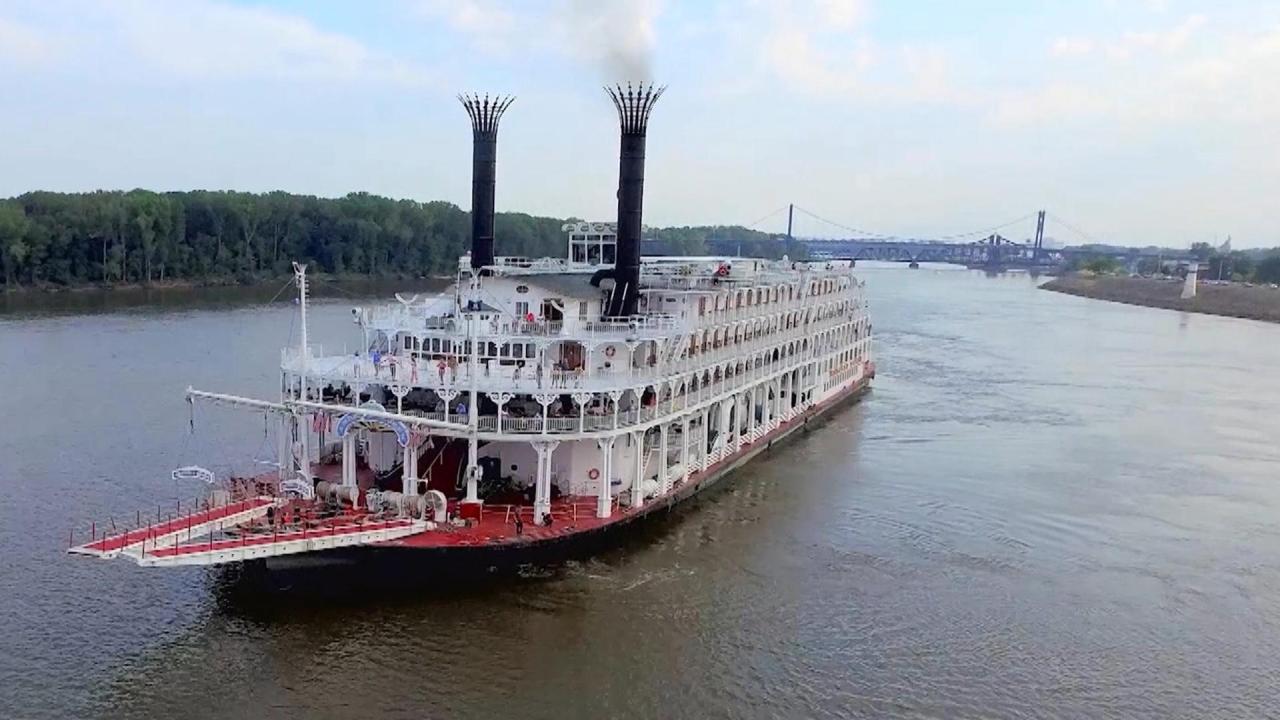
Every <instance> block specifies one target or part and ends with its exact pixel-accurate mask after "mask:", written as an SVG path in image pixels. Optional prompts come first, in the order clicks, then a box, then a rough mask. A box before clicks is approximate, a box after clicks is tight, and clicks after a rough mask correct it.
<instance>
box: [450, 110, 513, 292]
mask: <svg viewBox="0 0 1280 720" xmlns="http://www.w3.org/2000/svg"><path fill="white" fill-rule="evenodd" d="M458 100H460V101H461V102H462V107H464V108H466V110H467V115H468V116H470V117H471V142H472V147H471V268H472V269H473V270H479V269H480V268H482V267H484V266H486V265H492V264H493V196H494V190H495V187H496V185H497V172H498V167H497V166H498V121H499V120H501V119H502V113H504V112H506V111H507V107H509V106H510V105H511V103H512V101H514V100H515V98H514V97H512V96H510V95H505V96H504V95H496V96H494V97H493V99H490V98H489V96H488V95H485V96H484V97H483V98H481V97H480V96H479V95H459V96H458Z"/></svg>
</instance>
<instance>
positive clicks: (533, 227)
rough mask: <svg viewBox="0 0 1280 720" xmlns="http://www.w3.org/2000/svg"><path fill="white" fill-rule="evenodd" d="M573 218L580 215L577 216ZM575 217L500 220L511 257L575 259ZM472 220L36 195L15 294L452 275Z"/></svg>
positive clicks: (286, 205)
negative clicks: (283, 278)
mask: <svg viewBox="0 0 1280 720" xmlns="http://www.w3.org/2000/svg"><path fill="white" fill-rule="evenodd" d="M570 219H572V218H570ZM563 222H564V219H561V218H549V217H536V216H532V215H527V214H524V213H498V215H497V218H496V227H495V233H494V234H495V235H496V237H497V244H498V251H499V253H500V254H503V255H525V256H531V257H543V256H550V257H563V256H564V254H565V247H566V238H565V235H564V233H563V232H562V231H561V229H560V228H561V225H562V224H563ZM470 228H471V222H470V216H469V214H468V213H467V212H466V211H464V210H462V209H460V208H458V207H457V206H456V205H453V204H452V203H447V202H438V201H437V202H425V203H423V202H416V201H412V200H393V199H390V198H385V197H380V196H377V195H370V194H368V193H352V194H350V195H347V196H345V197H341V198H319V197H313V196H305V195H294V194H291V193H286V192H270V193H262V194H255V193H241V192H210V191H203V190H200V191H192V192H164V193H157V192H151V191H147V190H131V191H129V192H121V191H98V192H92V193H51V192H31V193H27V194H24V195H20V196H18V197H16V198H11V199H8V200H0V268H2V269H3V280H4V284H5V287H6V288H10V289H12V288H17V287H22V286H27V287H67V286H77V285H88V284H103V285H117V284H129V283H140V284H150V283H163V282H171V281H189V282H196V283H222V282H253V281H255V280H261V279H267V278H270V277H276V276H280V275H283V274H286V273H288V272H289V268H290V262H291V261H294V260H300V261H304V262H308V263H311V264H312V265H313V266H314V267H315V269H317V270H319V271H322V272H325V273H331V274H335V275H342V274H349V275H369V276H406V275H408V276H420V275H430V274H440V273H450V272H452V271H453V270H454V269H455V268H456V267H457V260H458V257H459V256H460V255H462V254H463V253H464V252H466V250H467V247H468V245H469V244H470ZM652 234H653V235H654V236H656V237H657V239H661V240H663V241H664V243H665V244H666V246H667V247H668V248H669V251H672V252H678V253H684V254H701V253H704V252H705V250H706V243H707V240H708V239H709V238H725V237H729V238H736V239H738V240H740V241H741V243H742V247H743V254H752V253H761V254H766V255H770V256H778V255H781V254H782V253H783V252H786V250H787V249H786V248H785V246H783V245H781V244H779V243H777V242H775V241H774V240H773V237H772V236H770V235H767V234H764V233H759V232H755V231H752V230H747V229H745V228H740V227H714V228H710V227H704V228H671V229H665V230H655V231H652Z"/></svg>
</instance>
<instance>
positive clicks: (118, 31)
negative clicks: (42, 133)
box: [0, 0, 429, 85]
mask: <svg viewBox="0 0 1280 720" xmlns="http://www.w3.org/2000/svg"><path fill="white" fill-rule="evenodd" d="M38 7H39V9H40V10H42V11H43V12H44V13H45V14H44V15H43V18H44V22H45V24H46V25H48V26H49V27H54V28H59V29H60V30H62V31H64V32H65V33H66V34H67V36H66V37H63V38H61V42H60V45H61V46H62V47H64V49H65V50H66V52H65V53H64V55H66V59H67V60H68V61H70V62H73V63H76V64H78V65H87V66H90V67H92V68H93V69H95V70H98V69H102V68H104V67H110V68H112V70H113V71H114V72H116V73H117V74H134V75H136V76H138V77H143V78H159V77H176V78H185V79H192V78H198V79H213V78H223V79H236V78H247V77H254V78H263V79H285V80H319V81H327V82H344V81H360V82H372V83H390V84H411V85H421V84H426V83H428V80H429V76H428V74H427V73H426V72H425V71H424V70H422V69H421V68H417V67H414V66H412V65H410V64H407V63H403V62H399V61H397V60H396V59H394V58H393V57H390V56H388V55H386V54H383V53H380V52H377V51H374V50H371V49H370V48H369V47H367V46H366V45H365V44H363V43H362V42H360V41H358V40H356V39H354V38H351V37H348V36H346V35H343V34H340V33H336V32H330V31H326V30H322V29H320V28H318V27H317V26H316V25H315V24H314V23H312V22H311V21H309V20H307V19H305V18H302V17H299V16H296V15H291V14H288V13H284V12H280V11H276V10H272V9H268V8H265V7H254V6H241V5H234V4H229V3H225V2H217V1H215V0H189V1H187V2H163V1H161V0H120V1H118V2H112V3H104V4H101V5H94V6H81V5H79V4H74V3H70V4H59V3H57V2H50V3H48V4H46V5H40V6H38ZM67 18H77V20H76V21H70V20H68V19H67ZM11 26H12V23H9V24H8V25H0V48H3V47H5V46H12V44H11V43H10V42H5V40H8V39H9V38H8V35H7V34H6V31H5V29H4V28H5V27H11ZM9 34H11V33H9ZM23 37H24V36H21V35H20V36H19V40H21V39H22V38H23ZM25 37H28V38H30V37H32V34H31V33H27V35H26V36H25ZM18 47H19V48H22V47H24V45H22V44H19V45H18ZM25 47H26V48H27V51H26V54H28V55H29V54H31V53H32V52H33V51H32V48H34V49H35V52H39V51H40V49H41V48H42V47H44V48H47V44H45V45H40V44H33V43H32V42H31V41H30V40H29V39H28V41H27V42H26V45H25ZM2 52H3V51H2V50H0V53H2ZM126 68H127V70H126Z"/></svg>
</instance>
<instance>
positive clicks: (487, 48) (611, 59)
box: [0, 0, 1280, 248]
mask: <svg viewBox="0 0 1280 720" xmlns="http://www.w3.org/2000/svg"><path fill="white" fill-rule="evenodd" d="M646 75H647V76H649V77H651V78H653V79H656V80H658V81H659V82H662V83H665V84H667V85H668V86H669V89H668V91H667V94H666V95H665V96H664V97H663V98H662V101H661V103H660V104H659V105H658V107H657V109H656V111H655V112H654V115H653V119H652V121H651V124H650V133H649V160H648V168H647V175H648V178H647V179H648V183H647V194H646V207H645V210H646V212H645V220H646V222H647V223H649V224H654V225H684V224H744V225H746V224H750V223H752V222H754V221H756V220H757V219H759V218H761V217H764V216H766V215H768V214H769V213H771V212H772V211H774V210H776V209H778V208H780V207H782V206H784V205H785V204H786V203H788V202H794V203H796V204H797V205H799V206H802V207H804V208H806V209H808V210H809V211H811V212H813V213H816V214H818V215H820V216H823V217H825V218H828V219H830V220H832V221H835V222H839V223H842V224H845V225H848V226H852V227H856V228H862V229H865V230H867V231H871V232H877V233H886V234H902V235H915V236H935V237H936V236H941V235H949V234H954V233H962V232H969V231H974V230H980V229H985V228H987V227H990V226H994V225H997V224H1001V223H1004V222H1006V221H1009V220H1013V219H1015V218H1020V217H1023V216H1026V215H1028V214H1030V213H1033V212H1034V211H1035V210H1038V209H1040V208H1045V209H1047V210H1048V211H1049V212H1050V213H1051V219H1050V223H1049V229H1048V234H1049V235H1051V236H1053V237H1055V238H1058V239H1060V240H1063V241H1066V242H1069V243H1078V242H1082V241H1084V240H1086V239H1096V240H1099V241H1111V242H1118V243H1122V244H1147V243H1155V244H1164V245H1172V246H1186V245H1188V244H1190V243H1191V242H1194V241H1201V240H1203V241H1214V242H1221V240H1222V239H1223V238H1224V237H1225V236H1226V235H1227V234H1228V233H1229V234H1231V236H1232V244H1233V246H1234V247H1236V248H1241V247H1250V246H1263V245H1265V246H1271V245H1280V222H1277V217H1276V216H1277V213H1276V210H1277V208H1278V207H1280V2H1260V1H1257V0H1254V1H1250V2H1246V1H1240V0H1217V1H1216V2H1190V1H1188V2H1182V1H1180V0H1073V1H1070V2H1060V3H1053V2H1029V1H1028V0H1007V1H996V0H964V1H963V2H962V1H957V0H947V1H941V0H939V1H937V2H924V1H920V2H911V1H910V0H896V1H894V2H889V1H888V0H807V1H802V0H796V1H794V2H787V1H786V0H758V1H756V2H747V1H735V2H730V1H724V2H718V1H714V0H705V1H703V0H687V1H685V2H676V0H666V1H665V2H663V1H661V0H626V1H618V2H610V1H608V0H600V1H592V0H546V1H545V2H537V3H534V2H517V1H516V0H381V1H379V0H369V1H367V2H361V3H355V2H346V1H342V2H339V1H337V0H334V1H329V2H324V1H316V0H275V1H274V2H237V1H232V0H192V1H189V2H188V1H182V0H119V1H114V2H105V1H104V2H96V3H95V2H90V1H89V0H66V1H63V0H4V2H3V3H0V196H9V195H14V194H18V193H21V192H25V191H27V190H32V189H48V190H63V191H76V190H92V189H96V188H123V189H127V188H134V187H144V188H150V189H156V190H170V189H193V188H212V189H235V190H250V191H264V190H273V189H282V190H288V191H291V192H298V193H310V194H317V195H329V196H333V195H342V194H345V193H347V192H350V191H354V190H365V191H369V192H373V193H379V194H383V195H389V196H393V197H405V198H414V199H419V200H432V199H444V200H450V201H453V202H455V203H458V204H459V205H461V206H462V207H463V208H466V207H468V206H469V204H470V201H469V187H470V185H469V183H470V133H469V129H468V125H467V119H466V115H465V114H464V112H463V110H462V109H461V107H459V105H458V103H457V100H456V99H455V97H454V96H455V95H456V94H457V93H458V92H460V91H474V90H478V91H490V92H511V93H514V94H516V95H517V96H518V99H517V101H516V103H515V105H514V106H512V108H511V110H510V111H508V113H507V116H506V118H505V119H504V120H503V125H502V131H501V133H500V138H499V162H498V207H499V209H500V210H521V211H527V212H531V213H536V214H545V215H552V216H567V215H576V216H584V217H588V218H593V219H596V218H599V219H607V218H609V217H611V216H612V214H613V212H614V198H613V193H614V187H615V185H616V181H617V130H616V128H617V120H616V118H615V116H614V111H613V108H612V105H611V104H610V103H609V101H608V99H607V98H606V97H605V95H604V93H603V92H602V91H601V89H600V88H601V85H602V84H603V83H605V82H609V81H618V80H627V79H638V78H639V77H641V76H646ZM783 215H784V214H783V213H778V214H775V215H773V216H771V217H769V218H768V219H767V220H766V221H764V222H762V223H761V224H760V225H759V227H760V228H761V229H765V230H781V229H782V228H783V227H784V224H785V219H784V217H783ZM1058 219H1061V220H1064V221H1066V223H1069V224H1070V227H1068V226H1066V225H1064V224H1063V223H1062V222H1059V221H1058ZM1032 231H1033V223H1032V221H1029V220H1026V221H1022V222H1020V223H1018V224H1015V225H1014V226H1012V227H1010V228H1009V229H1008V231H1007V234H1008V235H1010V236H1011V237H1015V238H1019V239H1020V238H1022V237H1025V236H1027V235H1030V234H1031V232H1032ZM797 232H798V233H800V234H813V235H835V234H847V233H842V231H840V230H839V229H837V228H833V227H830V226H825V225H823V224H821V223H818V222H817V221H814V220H812V219H810V218H808V217H807V216H801V220H800V221H799V222H798V227H797Z"/></svg>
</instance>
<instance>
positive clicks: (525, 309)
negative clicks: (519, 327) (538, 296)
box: [516, 300, 529, 320]
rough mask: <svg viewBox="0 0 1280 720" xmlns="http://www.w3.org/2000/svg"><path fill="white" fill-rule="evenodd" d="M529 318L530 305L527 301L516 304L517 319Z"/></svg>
mask: <svg viewBox="0 0 1280 720" xmlns="http://www.w3.org/2000/svg"><path fill="white" fill-rule="evenodd" d="M528 316H529V303H528V302H527V301H525V300H521V301H520V302H518V303H516V317H517V318H519V319H520V320H524V319H525V318H527V317H528Z"/></svg>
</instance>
